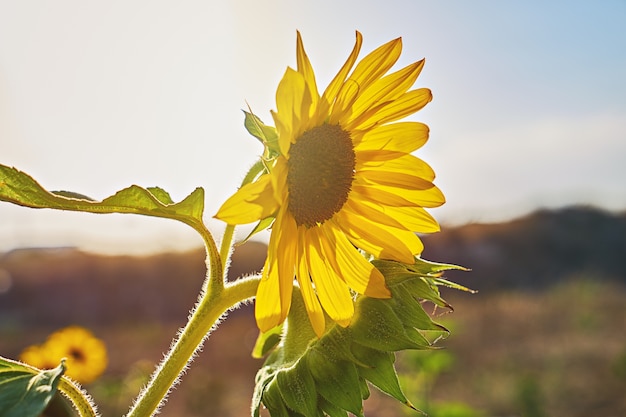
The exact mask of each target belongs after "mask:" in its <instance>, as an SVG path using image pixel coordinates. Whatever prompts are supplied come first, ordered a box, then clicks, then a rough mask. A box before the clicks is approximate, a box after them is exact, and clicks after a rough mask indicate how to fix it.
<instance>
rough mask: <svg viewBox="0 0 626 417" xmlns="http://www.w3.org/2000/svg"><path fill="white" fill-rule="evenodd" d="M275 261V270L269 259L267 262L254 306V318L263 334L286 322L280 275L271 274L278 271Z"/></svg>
mask: <svg viewBox="0 0 626 417" xmlns="http://www.w3.org/2000/svg"><path fill="white" fill-rule="evenodd" d="M277 269H278V268H276V265H275V260H274V268H271V265H270V262H269V258H268V259H267V260H266V261H265V266H264V268H263V278H262V279H261V281H260V282H259V287H258V289H257V292H256V301H255V305H254V316H255V318H256V323H257V326H258V327H259V330H261V331H262V332H266V331H268V330H269V329H271V328H273V327H276V326H278V325H279V324H280V323H282V322H283V321H284V320H285V317H286V315H283V310H282V308H281V300H280V293H279V291H278V286H279V283H278V273H276V272H274V273H270V271H276V270H277Z"/></svg>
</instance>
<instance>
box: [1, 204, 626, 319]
mask: <svg viewBox="0 0 626 417" xmlns="http://www.w3.org/2000/svg"><path fill="white" fill-rule="evenodd" d="M423 239H424V243H425V247H426V249H425V251H424V254H423V257H424V258H425V259H429V260H433V261H440V262H448V263H456V264H460V265H463V266H466V267H468V268H471V269H472V271H471V272H454V271H453V272H450V273H449V274H448V277H449V278H451V279H453V280H455V281H457V282H459V283H461V284H463V285H466V286H468V287H470V288H473V289H477V290H479V291H480V293H481V294H482V293H485V292H490V291H496V290H508V289H511V290H515V289H525V290H528V289H542V288H545V287H548V286H550V285H552V284H555V283H558V282H561V281H563V280H566V279H568V278H572V277H582V276H584V277H585V278H586V279H610V280H613V281H618V282H621V283H623V284H626V214H612V213H608V212H605V211H601V210H597V209H593V208H587V207H573V208H566V209H562V210H556V211H548V210H541V211H537V212H535V213H532V214H530V215H528V216H526V217H523V218H519V219H516V220H513V221H510V222H506V223H498V224H469V225H465V226H460V227H453V228H444V229H443V231H442V232H440V233H436V234H433V235H429V236H426V237H424V238H423ZM266 252H267V247H266V245H265V244H263V243H260V242H248V243H246V244H245V245H241V246H238V247H237V248H236V250H235V252H234V256H233V260H232V265H231V268H230V270H229V279H234V278H236V277H238V276H241V275H242V274H247V273H251V272H254V271H259V270H260V269H261V268H262V266H263V262H264V259H265V255H266ZM204 275H205V264H204V251H203V250H197V251H191V252H187V253H166V254H159V255H153V256H147V257H131V256H102V255H95V254H87V253H83V252H80V251H77V250H75V249H71V248H60V249H20V250H15V251H12V252H9V253H6V254H4V255H3V254H0V326H1V325H3V322H4V325H8V324H10V323H7V320H9V321H12V320H16V321H17V322H21V323H39V324H41V323H44V322H47V323H50V324H53V323H63V322H64V321H66V320H67V317H74V316H76V315H77V314H78V315H79V316H80V317H81V320H83V321H84V322H89V323H101V322H128V321H131V322H133V321H136V320H144V319H148V320H154V321H167V320H175V321H179V322H181V323H183V322H184V321H185V319H186V317H187V313H188V311H189V309H190V308H191V307H192V306H193V305H194V303H195V301H196V298H197V295H198V292H199V291H200V288H201V285H202V281H203V278H204ZM112 307H114V308H112ZM42 311H45V312H46V315H45V317H42V316H41V312H42Z"/></svg>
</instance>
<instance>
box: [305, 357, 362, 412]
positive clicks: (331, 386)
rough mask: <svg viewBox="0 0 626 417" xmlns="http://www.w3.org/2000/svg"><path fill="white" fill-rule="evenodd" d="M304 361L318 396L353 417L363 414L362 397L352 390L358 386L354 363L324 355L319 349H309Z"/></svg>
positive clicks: (357, 375)
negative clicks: (313, 380) (314, 383)
mask: <svg viewBox="0 0 626 417" xmlns="http://www.w3.org/2000/svg"><path fill="white" fill-rule="evenodd" d="M305 359H306V361H307V365H308V367H309V369H311V374H312V375H313V378H314V379H315V382H316V387H317V392H318V393H319V395H321V396H322V397H324V399H326V400H327V401H328V402H330V403H331V404H333V405H335V406H337V407H340V408H341V409H343V410H346V411H349V412H351V413H352V414H354V415H357V416H359V415H361V414H362V413H363V405H362V401H361V400H362V397H361V395H360V392H358V391H356V390H355V389H354V388H353V387H354V386H355V385H357V384H359V374H358V372H357V369H356V366H355V364H354V363H352V362H350V361H347V360H343V359H337V357H336V356H335V355H332V356H330V355H327V354H324V353H323V351H320V350H319V349H311V350H310V351H309V353H308V355H306V356H305Z"/></svg>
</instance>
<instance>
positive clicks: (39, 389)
mask: <svg viewBox="0 0 626 417" xmlns="http://www.w3.org/2000/svg"><path fill="white" fill-rule="evenodd" d="M63 372H65V364H64V363H63V362H61V363H60V364H59V366H57V367H56V368H54V369H49V370H45V371H42V370H39V369H36V368H33V367H31V366H28V365H25V364H22V363H19V362H15V361H12V360H9V359H5V358H2V357H0V416H3V417H37V416H39V415H40V414H41V413H42V412H43V410H44V409H45V408H46V406H47V405H48V403H49V402H50V400H51V399H52V398H53V397H54V395H55V393H56V392H57V387H58V385H59V381H60V379H61V376H62V375H63Z"/></svg>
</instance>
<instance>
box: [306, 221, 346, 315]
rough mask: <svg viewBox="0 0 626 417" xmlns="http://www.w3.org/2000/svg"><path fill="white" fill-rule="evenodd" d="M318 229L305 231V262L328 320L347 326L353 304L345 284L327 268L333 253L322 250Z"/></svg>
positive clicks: (334, 272) (333, 271)
mask: <svg viewBox="0 0 626 417" xmlns="http://www.w3.org/2000/svg"><path fill="white" fill-rule="evenodd" d="M321 238H322V237H320V236H319V234H318V228H316V227H312V228H310V229H308V230H307V241H308V242H309V245H308V246H307V248H306V250H307V261H308V263H309V271H310V272H311V278H312V279H313V283H314V284H315V290H316V292H317V296H318V297H319V300H320V303H321V304H322V307H324V310H325V311H326V313H328V315H329V316H330V318H332V319H333V320H334V321H335V322H337V323H338V324H339V325H341V326H344V327H345V326H347V325H349V324H350V320H352V316H353V315H354V304H353V300H352V296H351V295H350V290H349V289H348V286H347V284H346V283H345V282H344V281H343V280H342V279H341V278H340V277H339V276H337V274H336V271H335V270H334V269H333V268H328V267H327V258H328V257H329V256H332V257H334V256H335V255H334V253H325V252H324V251H323V250H322V246H321V243H320V239H321Z"/></svg>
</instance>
